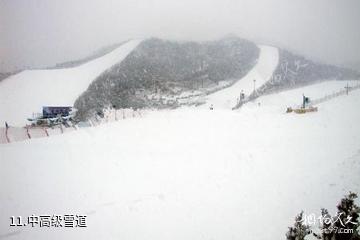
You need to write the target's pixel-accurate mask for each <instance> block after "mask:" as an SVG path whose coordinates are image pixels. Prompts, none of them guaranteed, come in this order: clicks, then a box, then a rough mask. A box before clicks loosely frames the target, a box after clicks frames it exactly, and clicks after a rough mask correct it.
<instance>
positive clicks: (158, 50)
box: [0, 36, 360, 126]
mask: <svg viewBox="0 0 360 240" xmlns="http://www.w3.org/2000/svg"><path fill="white" fill-rule="evenodd" d="M115 47H117V46H111V47H110V48H108V49H105V50H104V51H105V52H106V51H110V52H108V53H107V54H105V55H103V53H105V52H104V51H102V52H101V53H99V55H94V56H96V57H97V58H91V59H90V58H89V59H83V60H81V61H73V62H69V63H64V64H62V65H59V66H57V67H56V68H55V69H44V70H27V71H23V72H20V73H18V74H15V75H12V76H10V77H8V78H5V79H4V80H2V81H1V82H0V98H1V101H0V109H1V113H0V122H5V121H7V122H8V123H9V124H10V125H13V126H24V125H25V124H26V123H27V121H26V119H27V118H29V117H32V114H33V113H36V112H39V111H41V108H42V106H51V105H65V106H74V105H75V107H76V108H78V110H79V112H78V115H77V118H78V119H79V120H86V119H88V118H91V117H93V116H94V115H96V114H99V115H100V116H101V115H103V110H104V108H106V107H113V108H116V109H120V108H134V109H137V108H157V109H161V108H175V107H179V106H182V105H200V104H204V103H206V102H209V101H208V100H209V99H213V100H212V101H210V102H214V103H215V102H217V103H218V104H219V105H221V107H225V108H233V107H234V106H236V105H237V103H238V98H239V95H240V93H241V91H243V92H244V93H245V95H246V96H251V98H249V99H253V98H256V97H258V96H259V95H262V94H266V93H271V92H276V91H280V90H283V89H291V88H294V87H299V86H303V85H306V84H313V83H316V82H319V81H325V80H333V79H344V80H346V79H359V78H360V76H359V73H358V72H355V71H352V70H348V69H344V68H339V67H335V66H329V65H324V64H319V63H314V62H312V61H310V60H307V59H305V58H303V57H301V56H298V55H294V54H291V53H290V52H287V51H285V50H281V49H277V48H275V47H269V46H265V45H264V46H263V45H259V46H257V45H255V44H254V43H252V42H250V41H247V40H243V39H240V38H237V37H234V36H231V37H227V38H223V39H220V40H218V41H212V42H200V43H197V42H174V41H166V40H161V39H147V40H143V41H141V40H132V41H129V42H127V43H124V44H122V45H121V46H118V47H117V48H116V49H115V50H113V51H111V50H112V49H113V48H115ZM94 56H93V57H94ZM89 60H91V61H89ZM59 67H66V68H59ZM254 80H256V83H254ZM233 85H234V86H235V87H234V88H229V87H230V86H233ZM254 85H255V86H254ZM254 87H255V88H256V89H257V92H256V94H254V93H253V90H254ZM224 88H228V90H227V92H223V91H222V93H220V96H222V95H223V94H229V95H230V99H231V100H227V102H221V103H220V102H219V101H217V100H216V98H217V95H216V93H214V92H216V91H219V90H222V89H224ZM213 93H214V94H213ZM220 98H221V99H223V98H222V97H220ZM13 106H16V108H17V109H16V111H14V108H13Z"/></svg>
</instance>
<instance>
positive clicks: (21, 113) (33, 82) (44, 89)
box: [0, 40, 140, 126]
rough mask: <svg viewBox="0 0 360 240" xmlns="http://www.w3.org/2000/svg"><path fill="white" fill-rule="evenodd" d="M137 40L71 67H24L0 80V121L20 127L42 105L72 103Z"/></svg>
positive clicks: (136, 42) (120, 58) (40, 108)
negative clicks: (26, 69)
mask: <svg viewBox="0 0 360 240" xmlns="http://www.w3.org/2000/svg"><path fill="white" fill-rule="evenodd" d="M139 42H140V40H131V41H129V42H127V43H124V44H123V45H121V46H120V47H118V48H117V49H115V50H114V51H112V52H110V53H108V54H106V55H104V56H102V57H100V58H97V59H94V60H92V61H90V62H87V63H85V64H83V65H80V66H78V67H74V68H64V69H51V70H28V71H23V72H21V73H19V74H16V75H14V76H11V77H9V78H8V79H5V80H3V81H1V82H0V110H1V111H0V122H1V123H2V124H3V122H4V121H7V122H8V123H9V124H10V125H13V126H24V125H25V124H26V123H27V120H26V119H27V118H28V117H31V116H32V113H36V112H41V110H42V106H51V105H55V106H72V105H73V104H74V102H75V100H76V98H77V97H78V96H80V94H81V93H83V92H84V91H85V90H86V89H87V87H88V86H89V84H90V83H91V82H92V81H93V80H94V79H95V78H96V77H97V76H99V75H100V74H101V73H102V72H104V71H105V70H107V69H108V68H110V67H111V66H113V65H115V64H116V63H119V62H120V61H121V60H122V59H124V58H125V57H126V56H127V55H128V54H129V53H130V52H131V51H132V50H133V49H134V48H135V47H136V46H137V45H138V44H139Z"/></svg>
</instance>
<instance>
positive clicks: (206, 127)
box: [0, 82, 360, 240]
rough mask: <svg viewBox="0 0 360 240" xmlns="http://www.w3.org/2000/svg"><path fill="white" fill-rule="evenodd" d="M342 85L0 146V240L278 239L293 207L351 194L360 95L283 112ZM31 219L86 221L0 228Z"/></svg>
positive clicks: (356, 187) (358, 161)
mask: <svg viewBox="0 0 360 240" xmlns="http://www.w3.org/2000/svg"><path fill="white" fill-rule="evenodd" d="M234 86H235V85H234ZM343 86H344V82H326V83H322V84H317V85H313V86H308V87H306V88H302V89H295V90H291V91H286V92H283V93H280V94H274V95H268V96H264V97H261V98H259V99H257V100H256V102H254V103H248V104H247V105H245V106H244V107H242V108H241V109H239V110H237V111H230V110H227V109H221V108H220V107H218V108H215V110H213V111H210V110H208V109H204V108H201V107H198V108H196V107H184V108H181V109H178V110H173V111H158V112H153V113H150V114H148V115H147V116H145V117H143V118H134V119H125V120H122V121H119V122H113V123H109V124H105V125H101V126H98V127H95V128H87V129H83V130H79V131H73V132H70V133H68V134H64V135H58V136H54V137H51V138H42V139H34V140H31V141H27V142H18V143H12V144H4V145H0V189H1V191H0V213H1V214H0V239H21V240H24V239H25V240H26V239H38V240H42V239H52V240H55V239H131V240H133V239H157V240H161V239H164V240H165V239H166V240H168V239H173V240H176V239H207V240H208V239H222V240H224V239H246V240H252V239H254V240H255V239H256V240H268V239H284V238H285V235H284V234H285V233H286V231H287V227H288V226H290V225H292V224H293V219H294V216H295V215H296V214H297V213H298V212H300V211H301V210H305V211H306V212H308V213H312V212H314V213H316V214H317V215H318V214H319V213H320V208H321V207H325V208H328V209H329V210H330V212H333V211H334V210H335V206H336V203H337V202H338V201H339V200H340V199H341V197H342V196H343V195H344V194H346V193H347V192H348V191H349V190H352V191H354V192H357V193H360V174H359V173H360V124H359V123H360V111H359V108H358V106H360V91H359V90H357V91H353V92H351V94H350V95H348V96H341V97H338V98H336V99H333V100H331V101H328V102H325V103H323V104H320V105H319V111H318V112H316V113H309V114H304V115H297V114H285V113H284V112H285V109H286V107H287V106H288V105H292V104H298V103H299V101H301V96H302V93H305V94H309V95H310V97H321V96H323V95H324V94H327V93H331V92H332V91H336V90H339V89H338V88H342V87H343ZM224 91H228V90H224ZM224 96H225V97H226V96H227V95H224ZM220 100H221V99H219V101H220ZM222 100H226V99H222ZM258 102H261V105H260V106H259V105H258V104H257V103H258ZM32 214H35V215H44V214H45V215H53V214H59V215H64V214H86V215H87V228H74V229H73V228H60V229H57V228H40V227H34V228H32V227H30V226H25V227H10V226H9V225H10V216H22V217H23V218H24V219H25V220H26V217H27V216H30V215H32Z"/></svg>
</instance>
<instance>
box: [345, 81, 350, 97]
mask: <svg viewBox="0 0 360 240" xmlns="http://www.w3.org/2000/svg"><path fill="white" fill-rule="evenodd" d="M345 89H346V95H349V90H350V87H349V83H347V84H346V87H345Z"/></svg>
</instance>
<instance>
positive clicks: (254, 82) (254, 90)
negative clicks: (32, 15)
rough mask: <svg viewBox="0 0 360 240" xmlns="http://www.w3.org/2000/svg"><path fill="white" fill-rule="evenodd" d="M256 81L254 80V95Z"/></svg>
mask: <svg viewBox="0 0 360 240" xmlns="http://www.w3.org/2000/svg"><path fill="white" fill-rule="evenodd" d="M255 84H256V79H254V93H255V91H256V85H255Z"/></svg>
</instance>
